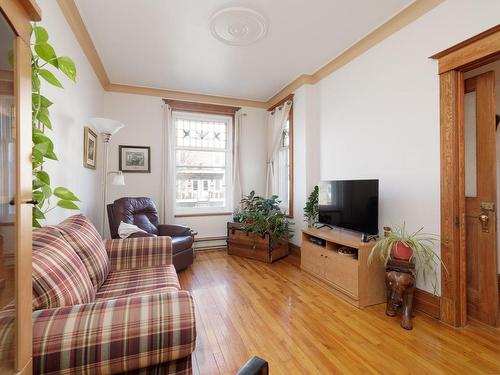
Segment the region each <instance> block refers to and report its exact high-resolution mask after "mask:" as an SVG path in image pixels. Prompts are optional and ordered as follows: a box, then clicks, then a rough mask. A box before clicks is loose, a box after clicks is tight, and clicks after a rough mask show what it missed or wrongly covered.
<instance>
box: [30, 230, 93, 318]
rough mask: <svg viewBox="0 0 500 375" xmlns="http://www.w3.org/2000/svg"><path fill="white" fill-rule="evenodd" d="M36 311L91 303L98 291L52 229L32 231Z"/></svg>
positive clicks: (76, 259) (83, 268) (81, 265)
mask: <svg viewBox="0 0 500 375" xmlns="http://www.w3.org/2000/svg"><path fill="white" fill-rule="evenodd" d="M32 279H33V310H39V309H50V308H54V307H61V306H71V305H78V304H82V303H89V302H92V301H93V300H94V297H95V289H94V286H93V285H92V282H91V281H90V277H89V274H88V272H87V269H86V268H85V266H84V264H83V262H82V260H81V259H80V257H79V256H78V255H77V254H76V253H75V251H74V250H73V249H72V248H71V246H69V244H68V243H67V242H66V241H65V240H64V239H63V238H62V237H61V235H60V234H59V232H58V231H57V230H56V229H55V228H53V227H45V228H41V229H34V230H33V275H32Z"/></svg>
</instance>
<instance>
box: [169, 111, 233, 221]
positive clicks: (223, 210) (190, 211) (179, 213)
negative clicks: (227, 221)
mask: <svg viewBox="0 0 500 375" xmlns="http://www.w3.org/2000/svg"><path fill="white" fill-rule="evenodd" d="M183 109H184V108H183ZM178 118H184V119H193V120H217V121H222V122H225V123H226V126H227V133H226V141H227V145H226V148H225V149H215V148H197V147H187V146H177V141H176V139H175V140H174V141H173V147H174V155H175V162H174V176H175V182H174V183H175V184H176V185H177V150H198V151H218V152H225V154H226V158H225V180H226V183H225V185H226V186H225V197H226V199H225V200H226V204H225V206H224V207H206V208H205V207H204V208H199V207H192V208H187V207H186V208H179V207H178V206H177V197H176V195H177V189H176V188H174V189H173V190H174V196H173V197H172V199H173V201H174V217H189V216H212V215H214V216H215V215H226V214H230V213H232V210H233V207H232V205H233V204H232V193H233V191H232V190H233V188H232V173H233V128H234V116H231V115H229V114H215V113H203V112H195V111H185V110H175V109H174V108H172V125H171V126H173V128H174V129H173V134H176V132H177V124H176V122H177V119H178ZM204 182H205V181H203V182H202V183H201V184H198V189H199V190H201V191H204ZM207 183H208V182H207Z"/></svg>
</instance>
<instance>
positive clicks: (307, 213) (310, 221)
mask: <svg viewBox="0 0 500 375" xmlns="http://www.w3.org/2000/svg"><path fill="white" fill-rule="evenodd" d="M318 200H319V188H318V186H317V185H316V186H315V187H314V189H313V191H312V192H311V194H310V195H309V198H308V199H307V203H306V206H305V207H304V219H305V220H304V221H306V222H307V227H308V228H312V227H313V226H314V224H316V223H317V222H318V220H319V202H318Z"/></svg>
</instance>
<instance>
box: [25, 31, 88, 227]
mask: <svg viewBox="0 0 500 375" xmlns="http://www.w3.org/2000/svg"><path fill="white" fill-rule="evenodd" d="M31 39H32V41H31V47H32V48H31V50H32V54H31V73H32V131H33V149H32V171H33V199H34V200H36V201H37V203H36V205H35V206H34V207H33V226H34V227H40V226H41V224H40V220H43V219H45V215H46V214H47V213H48V212H49V211H51V210H53V209H55V208H56V207H60V208H65V209H69V210H77V209H78V206H77V205H76V204H75V202H79V201H80V200H79V199H78V197H77V196H75V194H73V193H72V192H71V191H70V190H69V189H68V188H66V187H62V186H58V187H55V188H52V186H51V181H50V176H49V174H48V173H47V171H45V170H44V165H45V163H46V162H47V161H48V160H57V156H56V154H55V152H54V143H53V142H52V140H51V139H50V136H49V134H48V131H49V130H52V122H51V121H50V113H49V107H50V106H51V105H52V104H53V103H52V102H51V101H50V100H49V99H47V98H46V97H45V96H43V95H42V93H41V86H42V83H41V82H42V80H43V81H45V82H47V83H49V84H51V85H53V86H56V87H59V88H63V85H62V84H61V82H60V81H59V79H58V78H57V77H56V76H55V75H54V73H53V72H52V71H51V70H57V71H59V72H61V73H63V74H64V75H65V76H66V77H68V78H69V79H70V80H72V81H73V82H76V67H75V63H74V62H73V60H71V59H70V58H69V57H66V56H57V55H56V52H55V51H54V48H53V47H52V46H51V45H50V44H49V43H48V40H49V34H48V33H47V30H45V29H44V28H43V27H40V26H37V25H34V26H33V28H32V38H31ZM54 198H55V200H56V202H55V203H54V202H53V199H54Z"/></svg>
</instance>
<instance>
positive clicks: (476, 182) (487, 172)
mask: <svg viewBox="0 0 500 375" xmlns="http://www.w3.org/2000/svg"><path fill="white" fill-rule="evenodd" d="M464 134H465V186H466V194H465V195H466V197H465V200H466V211H465V214H466V246H467V249H466V256H467V261H466V264H467V311H468V315H469V316H470V317H471V318H474V319H477V320H480V321H481V322H484V323H486V324H490V325H495V326H496V325H497V318H498V288H497V281H496V280H497V227H496V209H497V207H496V204H497V202H496V189H497V186H496V133H495V74H494V72H488V73H484V74H481V75H479V76H476V77H473V78H470V79H467V80H466V81H465V97H464Z"/></svg>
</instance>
